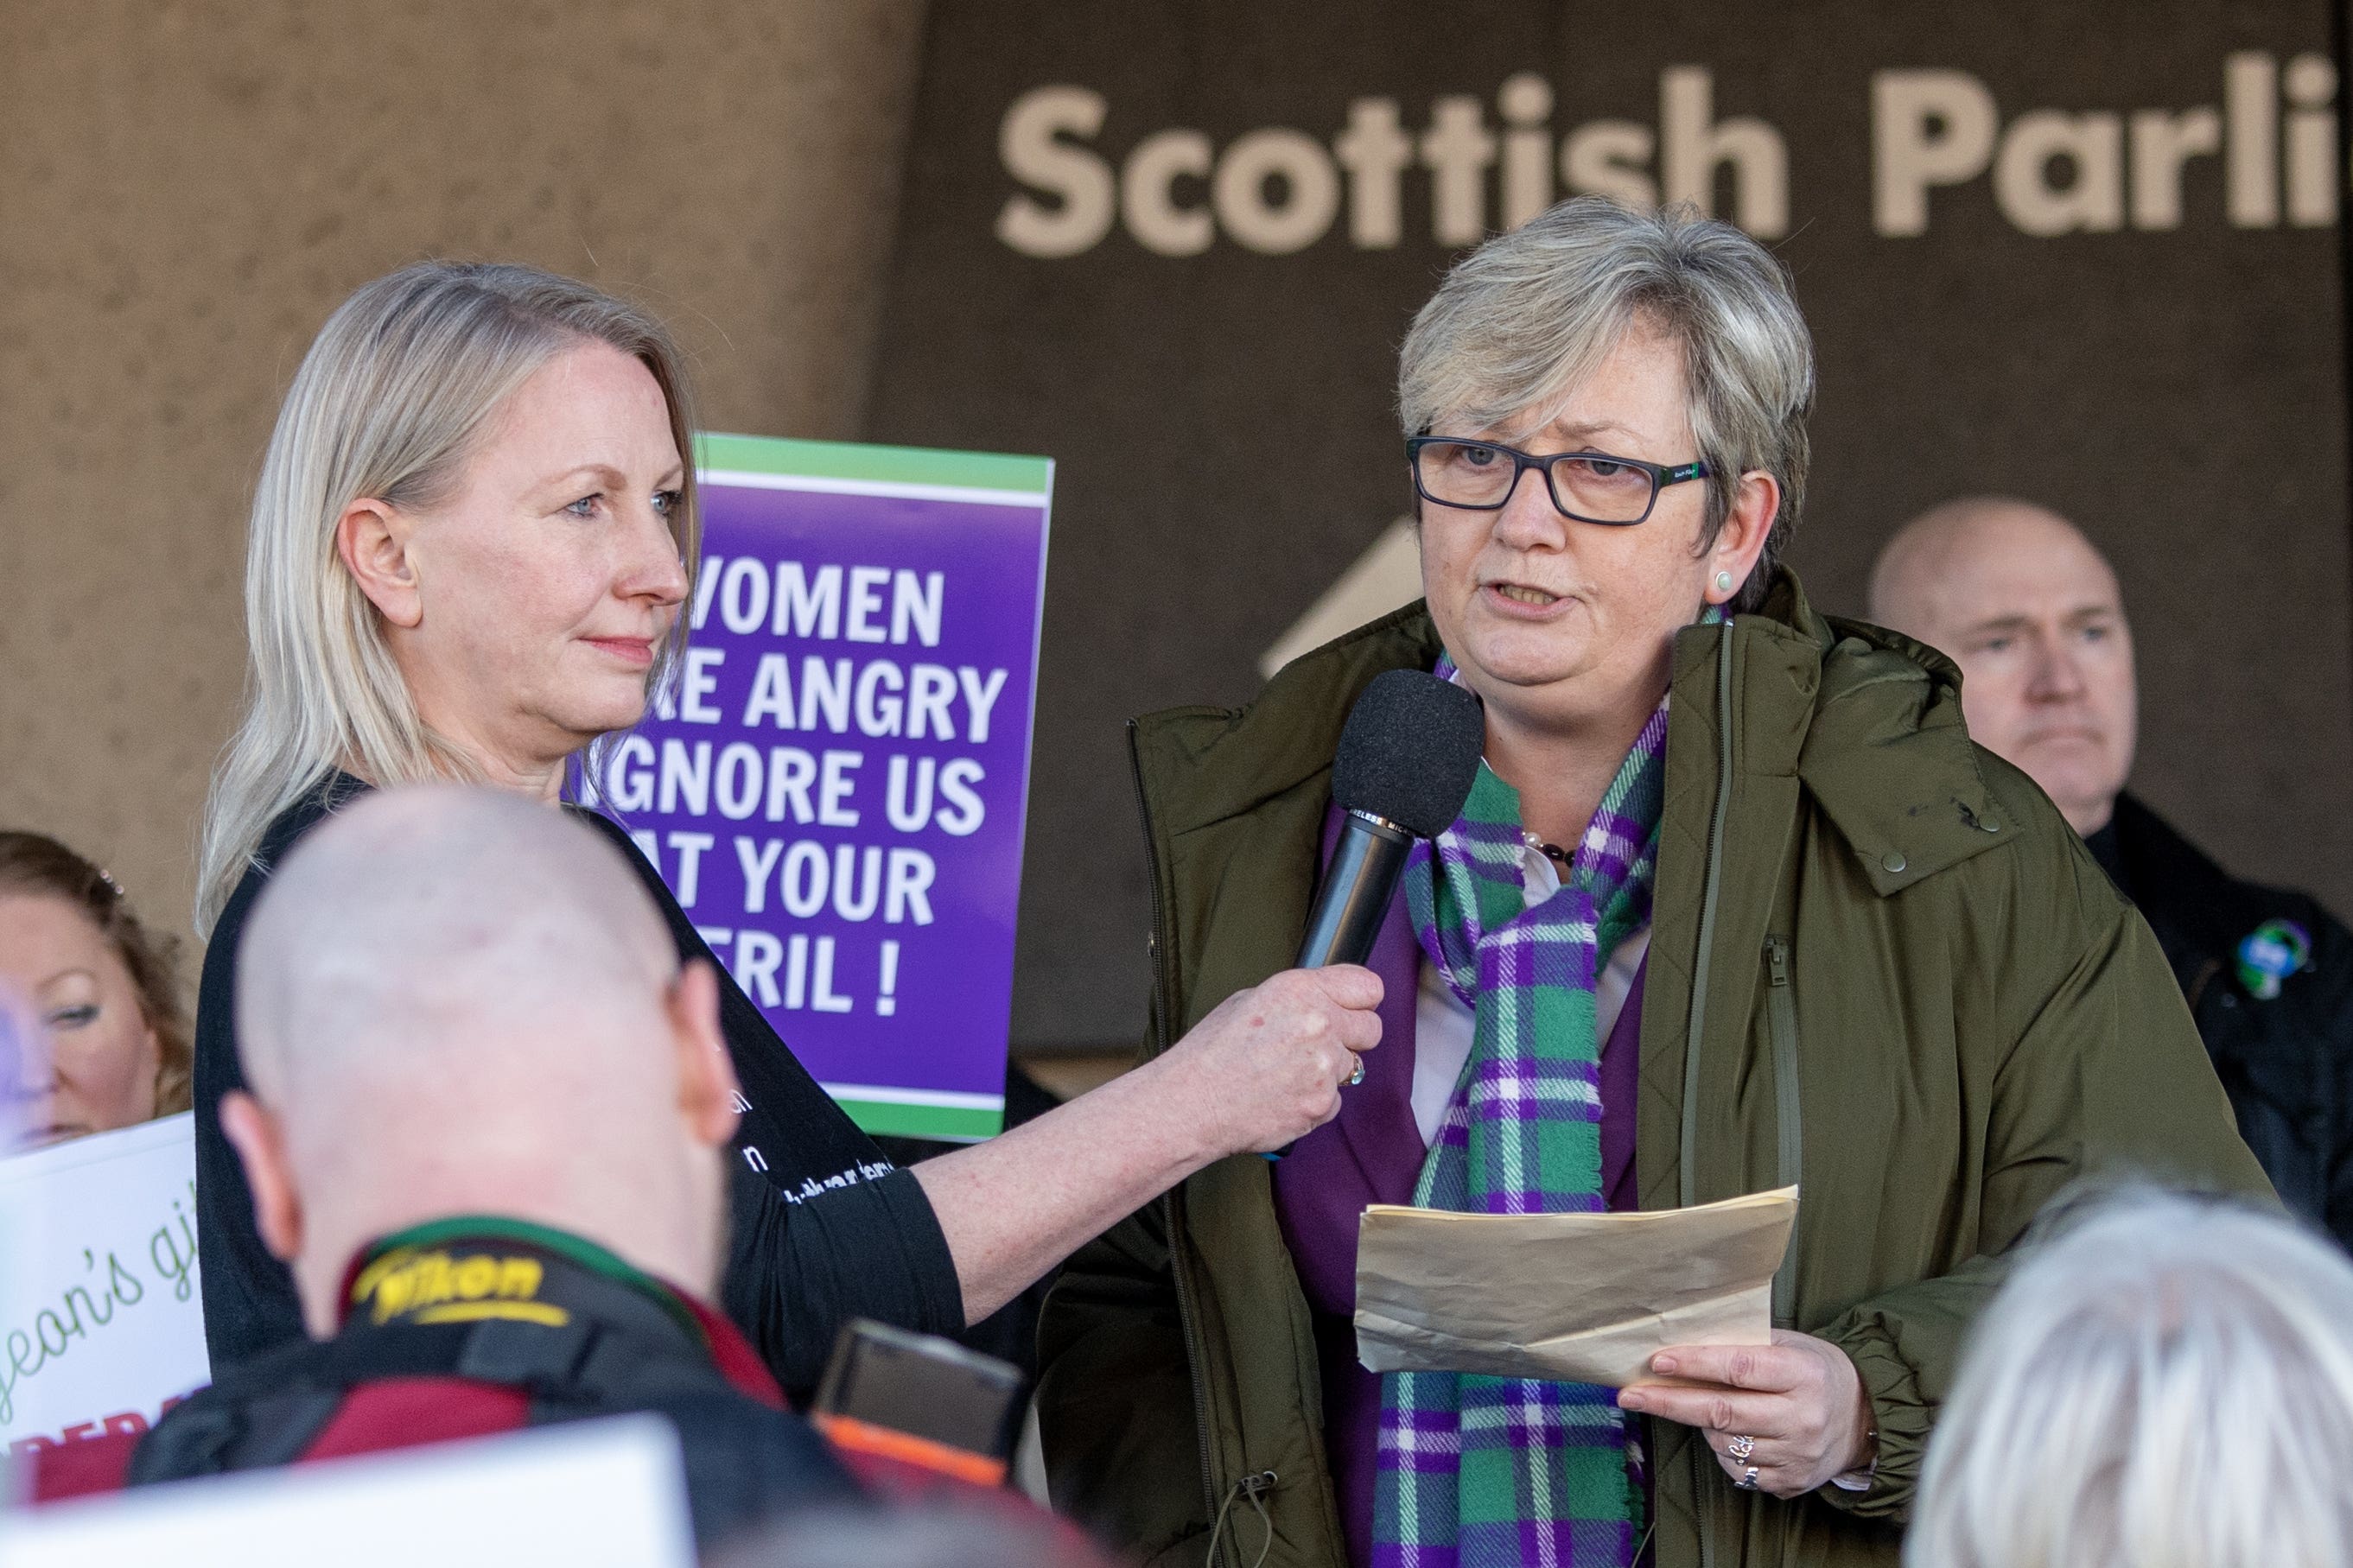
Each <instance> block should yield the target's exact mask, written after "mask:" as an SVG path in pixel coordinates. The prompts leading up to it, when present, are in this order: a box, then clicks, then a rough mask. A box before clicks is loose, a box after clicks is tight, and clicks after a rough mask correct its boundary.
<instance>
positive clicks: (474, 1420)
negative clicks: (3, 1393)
mask: <svg viewBox="0 0 2353 1568" xmlns="http://www.w3.org/2000/svg"><path fill="white" fill-rule="evenodd" d="M344 1299H345V1303H346V1305H345V1309H344V1316H343V1326H342V1328H341V1330H340V1331H338V1332H337V1333H336V1335H335V1337H334V1338H333V1339H332V1340H326V1341H316V1342H314V1341H303V1342H299V1343H296V1344H290V1345H287V1346H283V1347H281V1348H280V1349H278V1350H275V1351H271V1352H267V1353H265V1354H262V1355H259V1356H257V1357H254V1358H252V1359H251V1360H249V1361H247V1362H244V1363H239V1364H237V1365H236V1366H234V1367H231V1368H229V1369H227V1370H226V1371H224V1372H222V1373H220V1375H219V1377H218V1380H217V1381H216V1383H215V1384H213V1386H212V1387H210V1388H208V1389H206V1390H205V1391H204V1392H202V1393H200V1394H196V1395H195V1397H193V1398H191V1399H189V1400H188V1401H187V1402H186V1403H185V1404H184V1405H179V1406H178V1407H177V1408H175V1409H174V1410H173V1411H172V1413H171V1414H170V1415H166V1416H165V1417H164V1419H163V1420H162V1421H160V1422H159V1423H157V1425H156V1426H155V1428H154V1430H153V1431H152V1432H149V1433H147V1434H146V1435H145V1436H143V1437H140V1438H138V1439H136V1446H135V1448H134V1447H133V1444H132V1440H131V1439H128V1438H126V1439H122V1440H120V1441H117V1440H101V1441H99V1442H91V1443H82V1444H75V1445H71V1446H69V1447H67V1448H64V1449H60V1450H58V1452H57V1453H56V1454H55V1455H51V1456H45V1457H44V1459H43V1463H42V1466H41V1469H40V1473H39V1476H38V1479H37V1491H38V1494H39V1495H40V1496H42V1497H43V1498H45V1499H53V1498H57V1497H61V1496H67V1495H74V1494H77V1493H80V1492H85V1491H93V1490H102V1489H109V1488H110V1487H111V1486H113V1485H120V1484H124V1483H125V1482H127V1483H128V1484H129V1485H132V1486H139V1485H144V1484H147V1483H151V1482H155V1481H166V1480H179V1479H187V1478H190V1477H195V1476H206V1475H219V1474H225V1473H227V1472H229V1471H235V1470H251V1469H260V1468H269V1467H271V1466H277V1465H287V1464H301V1463H306V1462H309V1461H311V1460H317V1459H327V1458H337V1457H340V1456H343V1455H350V1454H362V1453H370V1452H374V1451H377V1450H380V1449H387V1448H403V1447H414V1446H416V1445H418V1444H423V1443H431V1442H438V1441H441V1440H444V1439H448V1438H455V1437H470V1436H485V1435H488V1434H491V1433H495V1432H507V1431H513V1430H516V1429H518V1428H521V1427H525V1426H543V1425H548V1424H551V1423H554V1422H560V1421H572V1420H578V1419H581V1418H583V1417H586V1416H593V1415H619V1414H622V1413H625V1412H639V1411H644V1412H651V1413H653V1414H657V1415H664V1416H667V1417H668V1418H669V1419H670V1423H671V1425H672V1426H675V1427H676V1428H677V1429H678V1435H679V1445H680V1448H681V1452H682V1454H683V1455H684V1458H685V1464H686V1481H687V1495H688V1500H689V1503H690V1505H691V1509H692V1510H693V1514H694V1524H695V1532H696V1535H697V1537H698V1539H700V1540H701V1541H702V1542H703V1543H704V1544H705V1545H709V1544H710V1543H712V1542H715V1541H718V1540H720V1539H723V1537H725V1536H727V1535H729V1534H732V1533H733V1532H735V1531H738V1530H741V1529H743V1528H744V1527H745V1526H747V1525H751V1524H754V1523H756V1522H758V1521H762V1520H764V1519H766V1518H770V1517H773V1516H775V1515H777V1514H780V1513H784V1512H787V1511H790V1510H795V1509H798V1508H803V1507H807V1506H811V1505H817V1504H825V1503H841V1502H847V1501H851V1500H855V1499H857V1498H858V1497H859V1496H860V1491H859V1489H858V1488H857V1487H856V1485H855V1484H854V1483H853V1482H852V1481H851V1480H850V1479H849V1475H848V1474H847V1472H845V1471H844V1470H843V1468H842V1467H841V1465H840V1464H839V1462H838V1461H837V1460H836V1459H835V1458H834V1457H833V1455H832V1453H831V1452H830V1450H829V1449H828V1447H827V1446H826V1444H825V1442H824V1441H823V1440H822V1439H821V1438H819V1437H818V1435H817V1434H816V1432H815V1431H813V1430H812V1429H811V1428H810V1427H809V1426H808V1425H807V1422H805V1421H803V1420H802V1419H800V1418H799V1417H798V1416H797V1415H793V1414H791V1413H790V1412H789V1411H788V1410H786V1407H785V1402H784V1397H783V1394H781V1393H780V1392H779V1390H778V1388H777V1386H776V1381H775V1379H774V1378H772V1377H771V1376H770V1375H769V1374H768V1372H767V1370H766V1368H765V1366H763V1365H762V1363H761V1361H760V1358H759V1356H758V1355H757V1354H756V1353H755V1352H754V1351H753V1349H752V1347H751V1346H750V1345H749V1344H748V1343H747V1342H745V1341H744V1338H743V1336H742V1335H741V1334H739V1333H738V1332H737V1331H735V1330H734V1328H733V1327H732V1326H731V1325H730V1324H729V1323H728V1322H727V1321H725V1320H724V1319H723V1318H721V1317H720V1316H719V1315H718V1314H717V1313H715V1312H712V1311H711V1310H709V1309H707V1308H705V1307H704V1306H702V1304H701V1303H700V1302H697V1301H695V1300H693V1299H692V1298H691V1297H689V1296H687V1295H685V1294H683V1293H682V1292H680V1291H678V1290H674V1289H670V1287H668V1286H666V1285H663V1284H662V1283H661V1282H659V1280H657V1279H653V1278H652V1277H650V1276H649V1275H647V1274H644V1273H642V1272H640V1271H638V1269H635V1268H631V1267H630V1266H629V1265H628V1264H627V1263H625V1262H623V1261H622V1260H621V1259H620V1258H616V1257H615V1256H613V1255H612V1254H611V1253H609V1252H607V1251H606V1250H605V1249H604V1248H602V1247H597V1246H595V1245H594V1244H592V1243H589V1242H586V1241H584V1240H582V1239H580V1238H579V1237H574V1236H570V1235H566V1234H565V1233H563V1232H560V1231H554V1230H550V1229H547V1228H546V1227H544V1226H533V1225H527V1224H523V1223H521V1222H518V1221H512V1220H505V1219H495V1218H461V1219H450V1220H444V1221H439V1222H437V1223H435V1224H432V1225H427V1226H418V1227H417V1228H416V1229H413V1230H409V1231H406V1232H403V1233H402V1234H400V1235H398V1236H395V1237H388V1238H386V1239H385V1240H384V1241H382V1242H379V1243H378V1244H376V1245H375V1247H370V1248H369V1249H368V1250H367V1251H366V1252H364V1253H363V1254H362V1255H361V1256H360V1258H358V1259H356V1260H355V1261H354V1262H353V1268H352V1272H351V1277H350V1279H349V1281H348V1286H347V1289H346V1291H345V1298H344Z"/></svg>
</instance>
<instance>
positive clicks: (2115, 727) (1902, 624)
mask: <svg viewBox="0 0 2353 1568" xmlns="http://www.w3.org/2000/svg"><path fill="white" fill-rule="evenodd" d="M1871 618H1872V619H1873V621H1875V622H1877V623H1878V624H1879V625H1881V626H1886V627H1888V628H1890V629H1891V630H1894V631H1899V632H1903V633H1905V635H1907V636H1910V637H1915V638H1917V639H1918V640H1920V641H1921V642H1924V643H1926V644H1928V645H1930V646H1931V647H1935V648H1937V649H1940V650H1942V651H1943V652H1945V653H1946V654H1947V655H1949V656H1950V657H1951V658H1952V659H1953V661H1954V662H1955V663H1957V664H1958V665H1959V666H1960V668H1961V674H1962V678H1963V679H1962V683H1961V709H1962V712H1963V714H1964V715H1965V716H1966V717H1967V719H1968V726H1969V737H1970V739H1972V740H1974V741H1976V742H1978V744H1979V745H1981V746H1984V747H1986V748H1987V749H1988V750H1989V751H1991V752H1994V753H1995V754H1996V755H1998V756H2000V757H2002V758H2004V759H2006V760H2008V761H2009V762H2010V763H2015V764H2016V765H2017V766H2018V767H2019V768H2021V769H2022V770H2024V772H2025V773H2027V774H2028V775H2029V776H2031V778H2032V779H2033V780H2034V782H2035V783H2036V784H2041V785H2042V790H2043V793H2044V794H2046V795H2049V796H2050V797H2051V798H2052V802H2053V803H2054V804H2056V805H2058V807H2059V809H2060V810H2061V811H2062V812H2063V813H2064V814H2065V816H2066V818H2067V821H2068V823H2069V824H2070V825H2071V826H2073V828H2074V829H2075V831H2076V832H2078V833H2080V834H2082V835H2083V836H2084V842H2085V844H2086V845H2087V846H2088V847H2089V848H2090V849H2091V851H2092V854H2093V857H2094V858H2095V859H2097V860H2098V861H2099V863H2100V866H2101V868H2103V869H2105V871H2106V872H2107V874H2108V875H2109V877H2110V878H2111V879H2114V880H2115V882H2116V886H2117V887H2118V888H2119V889H2121V890H2122V891H2123V892H2124V894H2125V896H2126V897H2127V898H2129V899H2130V900H2133V902H2134V903H2135V904H2137V906H2139V908H2140V910H2141V913H2142V914H2143V915H2144V916H2145V917H2146V918H2147V921H2148V923H2149V926H2150V928H2151V929H2152V930H2154V931H2156V933H2157V938H2158V942H2159V943H2160V944H2161V945H2162V946H2163V947H2164V949H2165V954H2166V957H2167V959H2168V960H2169V961H2170V962H2171V963H2172V965H2173V972H2174V976H2175V978H2176V979H2177V980H2179V982H2180V984H2181V990H2182V994H2183V996H2184V997H2185V998H2186V999H2187V1000H2188V1002H2189V1008H2190V1011H2191V1013H2192V1014H2193V1015H2194V1016H2196V1018H2197V1020H2198V1028H2199V1032H2200V1034H2201V1035H2202V1036H2203V1037H2205V1041H2206V1048H2207V1051H2208V1054H2209V1055H2210V1056H2211V1057H2212V1058H2213V1061H2214V1068H2215V1071H2216V1073H2217V1074H2218V1075H2219V1076H2220V1077H2221V1080H2222V1087H2223V1088H2224V1089H2226V1090H2227V1091H2228V1092H2229V1094H2230V1097H2231V1105H2232V1110H2234V1111H2235V1112H2236V1113H2237V1115H2238V1121H2239V1131H2240V1134H2241V1135H2242V1137H2244V1138H2245V1139H2246V1141H2247V1143H2248V1145H2249V1147H2251V1148H2252V1149H2253V1151H2254V1152H2255V1157H2256V1158H2257V1159H2258V1160H2259V1161H2261V1162H2262V1163H2263V1169H2264V1172H2265V1173H2267V1174H2268V1175H2269V1176H2270V1177H2271V1179H2272V1184H2273V1185H2274V1186H2275V1187H2277V1188H2278V1189H2279V1194H2280V1196H2281V1197H2282V1198H2283V1199H2284V1201H2285V1202H2286V1203H2287V1205H2288V1206H2289V1207H2290V1208H2292V1209H2294V1210H2295V1211H2296V1212H2297V1213H2299V1214H2301V1215H2305V1216H2306V1217H2307V1218H2309V1219H2312V1220H2314V1221H2316V1222H2318V1223H2320V1224H2322V1225H2325V1226H2327V1228H2328V1229H2329V1230H2330V1231H2331V1232H2333V1233H2334V1234H2335V1235H2336V1237H2337V1239H2338V1241H2339V1242H2340V1243H2343V1244H2345V1245H2348V1246H2353V934H2348V931H2346V928H2345V926H2344V925H2343V923H2342V922H2340V921H2337V919H2336V917H2334V916H2333V915H2331V914H2329V913H2328V912H2327V910H2324V909H2322V908H2321V907H2320V905H2319V904H2318V903H2316V901H2315V900H2312V899H2311V898H2310V897H2308V896H2306V894H2303V893H2300V892H2295V891H2293V890H2290V889H2282V888H2267V887H2263V886H2261V885H2259V884H2257V883H2253V882H2245V881H2241V880H2239V879H2236V878H2233V877H2232V876H2231V875H2230V874H2229V873H2227V872H2225V871H2224V870H2223V869H2222V868H2221V867H2220V866H2218V865H2217V864H2215V862H2214V861H2213V860H2212V859H2211V858H2209V857H2208V856H2207V855H2206V854H2205V853H2203V852H2202V851H2201V850H2200V849H2199V848H2198V847H2197V846H2195V845H2193V844H2191V843H2190V842H2189V840H2188V839H2186V838H2184V837H2182V836H2181V835H2180V834H2179V832H2177V831H2176V830H2175V829H2174V828H2173V827H2172V826H2170V825H2169V824H2168V823H2167V822H2166V821H2165V820H2164V819H2163V818H2162V817H2160V816H2158V815H2157V814H2156V813H2155V812H2153V811H2151V810H2150V809H2149V808H2148V807H2147V805H2143V804H2142V803H2141V802H2140V801H2139V800H2138V799H2137V798H2135V797H2134V796H2133V795H2131V794H2130V793H2129V792H2127V791H2126V788H2125V784H2126V779H2127V778H2129V777H2130V775H2131V773H2132V766H2133V753H2134V749H2135V746H2136V745H2137V742H2138V738H2139V736H2138V731H2139V690H2138V684H2137V679H2136V678H2135V675H2134V669H2133V637H2132V626H2131V623H2130V622H2129V621H2128V620H2127V619H2126V616H2125V607H2124V597H2123V595H2122V593H2121V592H2120V591H2119V589H2118V587H2117V584H2116V573H2115V571H2114V570H2113V569H2111V568H2110V566H2109V565H2108V563H2107V561H2106V560H2105V558H2104V557H2103V556H2102V555H2101V554H2100V552H2099V551H2098V550H2097V549H2095V548H2094V546H2093V544H2092V542H2091V541H2090V540H2089V539H2087V538H2085V537H2084V533H2083V531H2081V530H2080V529H2078V528H2076V527H2075V526H2074V524H2073V523H2071V522H2069V521H2067V520H2066V519H2064V518H2063V517H2061V516H2059V515H2058V514H2057V513H2055V512H2052V511H2051V510H2047V509H2045V508H2042V507H2039V506H2035V505H2032V504H2031V503H2029V502H2026V501H2022V500H2010V499H2008V498H2005V497H1999V496H1981V497H1971V498H1968V499H1966V500H1954V501H1947V502H1946V503H1945V504H1944V505H1942V506H1939V507H1936V508H1935V509H1933V510H1929V511H1927V512H1925V513H1923V514H1922V515H1921V516H1919V517H1917V518H1915V519H1914V520H1913V521H1911V522H1910V523H1908V524H1906V525H1905V527H1904V529H1903V530H1902V531H1899V532H1898V533H1897V534H1896V535H1895V537H1894V538H1893V539H1891V540H1890V541H1889V542H1888V543H1887V546H1886V548H1885V549H1884V550H1883V551H1882V552H1880V557H1879V563H1878V565H1877V566H1876V567H1875V568H1874V569H1873V573H1872V578H1871Z"/></svg>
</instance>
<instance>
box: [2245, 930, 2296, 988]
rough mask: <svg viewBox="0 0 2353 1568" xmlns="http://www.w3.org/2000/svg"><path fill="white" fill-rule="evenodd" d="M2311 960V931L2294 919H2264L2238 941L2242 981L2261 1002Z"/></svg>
mask: <svg viewBox="0 0 2353 1568" xmlns="http://www.w3.org/2000/svg"><path fill="white" fill-rule="evenodd" d="M2311 962H2312V933H2311V932H2310V931H2306V930H2305V929H2304V928H2303V927H2302V926H2300V925H2298V924H2296V923H2295V921H2264V922H2263V924H2261V925H2259V926H2257V927H2256V928H2255V929H2254V930H2253V931H2249V932H2248V933H2247V934H2246V937H2245V939H2244V940H2243V941H2242V942H2240V943H2239V984H2242V985H2243V986H2245V987H2246V988H2247V994H2248V995H2250V996H2253V998H2255V1000H2257V1001H2258V1002H2268V1001H2270V1000H2271V999H2272V998H2273V997H2274V996H2276V995H2278V994H2280V987H2281V985H2283V984H2285V983H2286V980H2287V977H2288V976H2289V975H2291V974H2294V973H2295V972H2296V971H2297V970H2299V969H2302V968H2303V967H2304V966H2305V965H2306V964H2308V963H2311Z"/></svg>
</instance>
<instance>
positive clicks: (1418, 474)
mask: <svg viewBox="0 0 2353 1568" xmlns="http://www.w3.org/2000/svg"><path fill="white" fill-rule="evenodd" d="M1405 457H1406V464H1407V466H1408V467H1409V468H1412V470H1413V488H1414V492H1415V493H1416V494H1417V495H1419V496H1420V497H1421V499H1422V500H1427V501H1436V502H1437V503H1438V504H1439V505H1440V506H1451V507H1460V508H1461V509H1462V510H1466V511H1495V510H1500V509H1501V508H1502V507H1503V505H1504V502H1505V501H1508V500H1511V499H1512V492H1513V491H1514V489H1518V488H1519V483H1520V476H1521V475H1522V474H1523V473H1525V472H1526V471H1527V470H1528V469H1530V468H1535V469H1536V470H1537V471H1538V472H1540V473H1541V474H1543V475H1544V480H1545V489H1546V490H1547V491H1548V492H1549V493H1550V494H1551V496H1552V504H1553V505H1554V506H1556V507H1557V508H1558V509H1559V510H1560V513H1561V515H1562V516H1563V517H1570V518H1575V519H1576V520H1577V521H1579V522H1599V523H1604V524H1607V525H1608V526H1609V527H1612V528H1628V527H1631V526H1632V525H1633V524H1635V523H1638V522H1641V521H1644V520H1645V519H1647V518H1648V517H1649V516H1650V515H1651V508H1652V507H1653V506H1656V505H1657V504H1658V500H1659V491H1660V490H1661V489H1662V488H1663V487H1665V486H1668V485H1679V484H1682V483H1683V481H1684V480H1685V479H1705V478H1706V477H1707V465H1706V464H1705V463H1678V464H1674V465H1672V466H1670V465H1667V464H1662V463H1646V462H1644V461H1642V459H1641V458H1613V457H1611V456H1609V454H1608V453H1605V452H1554V453H1550V454H1548V455H1546V456H1544V457H1537V456H1535V454H1533V453H1529V452H1523V451H1521V450H1519V449H1518V448H1517V447H1506V446H1504V445H1503V444H1502V443H1501V442H1499V441H1463V440H1458V439H1456V438H1455V437H1451V436H1416V437H1412V438H1411V439H1409V440H1408V441H1407V442H1406V444H1405Z"/></svg>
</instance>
